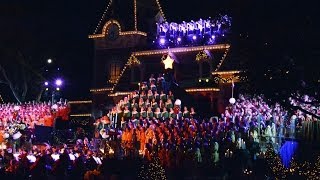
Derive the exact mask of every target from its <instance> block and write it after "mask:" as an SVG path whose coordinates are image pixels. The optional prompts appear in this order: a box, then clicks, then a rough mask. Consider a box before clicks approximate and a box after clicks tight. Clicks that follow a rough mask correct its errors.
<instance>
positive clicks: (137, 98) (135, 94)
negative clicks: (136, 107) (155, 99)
mask: <svg viewBox="0 0 320 180" xmlns="http://www.w3.org/2000/svg"><path fill="white" fill-rule="evenodd" d="M132 100H135V101H138V100H139V94H138V93H137V92H136V91H133V93H132Z"/></svg>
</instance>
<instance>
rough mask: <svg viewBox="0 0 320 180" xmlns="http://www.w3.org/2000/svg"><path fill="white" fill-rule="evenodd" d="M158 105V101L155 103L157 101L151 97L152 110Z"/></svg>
mask: <svg viewBox="0 0 320 180" xmlns="http://www.w3.org/2000/svg"><path fill="white" fill-rule="evenodd" d="M158 107H159V106H158V103H157V101H156V99H154V98H153V99H152V100H151V108H152V109H153V110H155V109H157V108H158Z"/></svg>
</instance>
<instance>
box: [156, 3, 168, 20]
mask: <svg viewBox="0 0 320 180" xmlns="http://www.w3.org/2000/svg"><path fill="white" fill-rule="evenodd" d="M156 2H157V5H158V8H159V11H160V14H161V16H162V17H163V20H164V21H167V19H166V17H165V15H164V13H163V11H162V8H161V5H160V2H159V0H156Z"/></svg>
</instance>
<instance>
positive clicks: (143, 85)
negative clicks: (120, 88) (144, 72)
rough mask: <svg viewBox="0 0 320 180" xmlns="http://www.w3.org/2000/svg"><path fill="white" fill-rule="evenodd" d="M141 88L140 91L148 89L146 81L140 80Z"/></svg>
mask: <svg viewBox="0 0 320 180" xmlns="http://www.w3.org/2000/svg"><path fill="white" fill-rule="evenodd" d="M141 90H142V92H144V91H148V86H147V83H146V82H142V86H141Z"/></svg>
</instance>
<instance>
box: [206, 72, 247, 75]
mask: <svg viewBox="0 0 320 180" xmlns="http://www.w3.org/2000/svg"><path fill="white" fill-rule="evenodd" d="M240 72H241V71H215V72H212V75H233V74H238V73H240Z"/></svg>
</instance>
